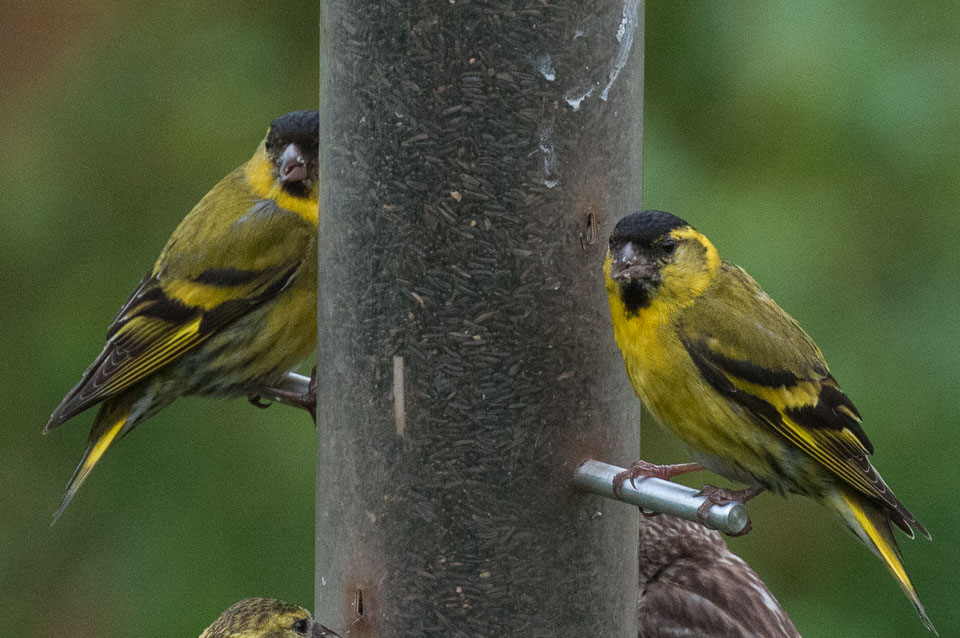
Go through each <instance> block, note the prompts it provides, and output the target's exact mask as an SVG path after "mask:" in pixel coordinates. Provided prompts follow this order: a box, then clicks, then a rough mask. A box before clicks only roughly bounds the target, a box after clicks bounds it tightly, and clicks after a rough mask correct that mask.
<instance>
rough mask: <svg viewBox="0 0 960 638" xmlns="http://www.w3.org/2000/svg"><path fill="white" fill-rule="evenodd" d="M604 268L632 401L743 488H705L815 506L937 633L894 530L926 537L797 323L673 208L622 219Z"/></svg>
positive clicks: (655, 472)
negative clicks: (796, 497)
mask: <svg viewBox="0 0 960 638" xmlns="http://www.w3.org/2000/svg"><path fill="white" fill-rule="evenodd" d="M604 274H605V275H606V277H605V279H606V288H607V294H608V298H609V302H610V313H611V317H612V320H613V330H614V336H615V338H616V340H617V345H618V346H619V347H620V350H621V352H622V354H623V359H624V362H625V364H626V369H627V374H628V376H629V377H630V382H631V384H632V385H633V389H634V391H635V392H636V394H637V396H638V397H639V398H640V400H641V401H642V402H643V404H644V405H645V406H646V407H647V409H648V410H649V411H650V413H651V414H653V416H654V417H655V418H656V419H657V420H658V421H660V422H661V423H662V424H663V425H664V426H666V427H667V428H668V429H669V430H670V431H671V432H673V433H674V434H675V435H676V436H677V437H678V438H679V439H680V440H681V441H683V442H684V443H685V444H686V445H687V446H688V447H689V448H690V450H691V451H692V453H693V456H694V458H695V459H696V461H697V462H698V463H699V464H700V465H702V466H703V467H705V468H707V469H709V470H711V471H713V472H716V473H717V474H719V475H721V476H724V477H726V478H728V479H730V480H732V481H736V482H739V483H743V484H745V485H747V486H749V487H748V489H746V490H743V491H741V492H729V491H727V490H720V489H718V488H710V489H708V490H705V493H707V494H708V495H710V496H711V497H717V496H719V497H720V499H721V500H722V499H724V498H737V499H738V500H746V499H748V498H752V497H753V496H754V495H756V494H758V493H759V492H761V491H763V490H770V491H773V492H777V493H780V494H786V493H788V492H790V493H795V494H801V495H803V496H809V497H811V498H813V499H815V500H817V501H818V502H820V503H821V504H823V505H824V506H826V507H827V508H829V509H831V510H833V511H834V512H836V513H837V514H838V515H839V516H840V518H841V519H842V520H843V522H844V523H845V524H846V525H847V526H848V527H849V528H850V530H851V531H853V533H854V534H855V535H856V536H857V537H858V538H859V539H860V540H861V541H863V542H864V543H865V544H866V545H867V547H869V548H870V549H871V551H873V553H874V554H876V555H877V556H878V557H880V559H881V560H882V561H883V562H884V564H885V565H886V566H887V569H889V570H890V573H891V574H893V577H894V578H895V579H896V581H897V583H899V585H900V587H901V588H902V589H903V591H904V592H905V593H906V595H907V597H908V598H909V599H910V601H911V602H912V603H913V605H914V607H915V608H916V610H917V612H918V613H919V614H920V618H921V619H922V620H923V624H924V625H925V626H926V627H927V628H928V629H930V630H931V631H936V630H935V629H934V627H933V623H931V622H930V619H929V618H928V617H927V614H926V611H925V610H924V608H923V605H922V604H921V603H920V599H919V598H918V597H917V592H916V590H915V589H914V587H913V585H912V584H911V582H910V578H909V577H908V576H907V573H906V570H905V569H904V567H903V564H902V562H901V557H900V550H899V548H898V546H897V541H896V538H895V537H894V534H893V527H892V526H893V525H896V526H897V527H899V528H900V529H901V530H903V532H904V533H905V534H907V536H909V537H910V538H913V536H914V530H916V531H917V532H919V533H920V534H922V535H923V536H925V537H926V538H928V539H929V538H930V534H929V533H928V532H927V530H926V529H924V527H923V526H922V525H921V524H920V523H919V522H918V521H917V519H916V518H914V517H913V515H912V514H911V513H910V512H909V511H907V508H906V507H904V506H903V504H902V503H901V502H900V501H899V500H897V498H896V497H895V496H894V495H893V492H892V491H890V488H889V487H887V485H886V483H885V482H884V481H883V479H882V478H881V477H880V475H879V474H878V473H877V471H876V470H875V469H874V468H873V465H871V463H870V460H869V455H870V454H872V453H873V446H872V444H871V443H870V441H869V439H867V435H866V434H865V433H864V431H863V428H862V427H861V426H860V422H861V419H860V414H859V413H858V412H857V409H856V408H855V407H854V405H853V403H852V402H851V401H850V399H848V398H847V396H846V394H844V393H843V391H842V390H841V389H840V386H839V385H838V384H837V381H836V380H835V379H834V378H833V376H832V375H831V374H830V371H829V369H828V368H827V364H826V362H825V361H824V359H823V355H822V354H821V353H820V349H819V348H818V347H817V346H816V344H815V343H814V342H813V340H811V339H810V337H808V336H807V334H806V333H805V332H804V331H803V329H802V328H800V326H799V324H797V322H796V321H795V320H794V319H793V318H792V317H790V315H788V314H787V313H786V312H784V311H783V310H782V309H781V308H780V306H778V305H777V304H776V303H775V302H774V301H773V299H771V298H770V297H769V296H768V295H767V294H766V293H765V292H764V291H763V290H762V289H761V288H760V286H759V284H757V282H756V281H754V279H753V278H752V277H750V275H748V274H747V273H746V272H745V271H744V270H743V269H742V268H740V267H739V266H736V265H734V264H731V263H729V262H727V261H724V260H722V259H721V258H720V256H719V254H718V253H717V249H716V248H715V247H714V245H713V244H712V243H711V242H710V240H709V239H707V238H706V237H705V236H703V235H702V234H701V233H699V232H697V231H696V230H694V228H692V227H691V226H690V225H689V224H688V223H687V222H685V221H683V220H682V219H680V218H678V217H676V216H674V215H671V214H670V213H666V212H662V211H643V212H639V213H633V214H631V215H628V216H627V217H624V218H623V219H621V220H620V222H619V223H618V224H617V226H616V227H615V228H614V231H613V233H612V234H611V236H610V245H609V250H608V252H607V257H606V260H605V263H604ZM671 467H676V468H677V469H676V470H675V471H671ZM691 469H699V467H698V466H696V465H695V464H683V465H678V466H653V465H650V464H648V463H644V462H641V463H639V464H635V467H634V468H633V471H632V472H631V474H630V476H631V478H632V477H636V476H641V475H650V476H660V477H661V478H669V477H670V476H672V475H676V474H679V473H682V472H684V471H690V470H691ZM708 487H709V486H708Z"/></svg>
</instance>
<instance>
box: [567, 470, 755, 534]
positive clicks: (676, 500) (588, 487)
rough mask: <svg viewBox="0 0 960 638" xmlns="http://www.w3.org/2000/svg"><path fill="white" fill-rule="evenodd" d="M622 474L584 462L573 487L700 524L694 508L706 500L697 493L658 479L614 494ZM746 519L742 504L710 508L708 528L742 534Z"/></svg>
mask: <svg viewBox="0 0 960 638" xmlns="http://www.w3.org/2000/svg"><path fill="white" fill-rule="evenodd" d="M623 471H625V468H622V467H617V466H616V465H610V464H609V463H602V462H600V461H593V460H590V461H586V462H585V463H584V464H583V465H581V466H580V467H579V468H578V469H577V472H576V474H575V475H574V477H573V484H574V485H576V486H577V487H578V488H580V489H582V490H584V491H587V492H592V493H594V494H599V495H600V496H605V497H607V498H612V499H614V500H617V501H623V502H624V503H629V504H631V505H636V506H637V507H639V508H641V509H643V510H647V511H651V512H659V513H661V514H669V515H671V516H676V517H678V518H683V519H686V520H688V521H693V522H695V523H697V522H700V519H699V518H697V509H698V508H699V507H700V506H701V505H703V503H704V502H705V501H706V500H707V498H706V497H705V496H698V495H697V490H695V489H693V488H692V487H687V486H686V485H680V484H679V483H672V482H670V481H664V480H661V479H658V478H638V479H636V481H635V483H636V486H634V485H633V484H631V482H630V481H624V483H623V486H622V487H621V488H620V490H619V492H618V493H614V490H613V478H614V477H615V476H616V475H617V474H619V473H620V472H623ZM748 520H749V519H748V517H747V507H746V505H744V504H743V503H728V504H726V505H713V506H711V507H710V509H709V510H708V514H707V522H708V523H709V526H710V527H713V528H714V529H717V530H719V531H721V532H725V533H727V534H737V533H739V532H741V531H743V528H744V527H746V525H747V521H748Z"/></svg>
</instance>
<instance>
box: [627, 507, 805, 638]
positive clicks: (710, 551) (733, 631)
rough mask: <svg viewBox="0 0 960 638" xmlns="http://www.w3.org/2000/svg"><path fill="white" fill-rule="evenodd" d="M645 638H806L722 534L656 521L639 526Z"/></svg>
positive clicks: (669, 520)
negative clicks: (729, 547) (757, 637)
mask: <svg viewBox="0 0 960 638" xmlns="http://www.w3.org/2000/svg"><path fill="white" fill-rule="evenodd" d="M638 554H639V558H640V594H639V599H638V601H637V613H638V623H637V627H638V628H639V632H638V634H637V635H638V638H674V637H676V638H679V637H681V636H701V637H702V638H721V637H722V638H752V637H754V636H764V637H765V638H800V634H799V632H797V629H796V627H794V626H793V623H792V622H790V618H789V617H788V616H787V612H785V611H784V610H783V608H782V607H781V606H780V603H778V602H777V599H776V598H774V596H773V594H772V593H770V590H769V589H767V586H766V585H764V584H763V581H762V580H760V577H759V576H757V574H756V573H755V572H754V571H753V570H752V569H751V568H750V566H749V565H747V563H746V562H744V561H743V559H741V558H740V557H739V556H736V555H735V554H734V553H733V552H731V551H730V550H729V549H727V546H726V544H725V543H724V542H723V539H722V538H721V537H720V534H718V533H717V532H715V531H712V530H708V529H707V528H705V527H703V526H702V525H698V524H696V523H691V522H688V521H684V520H681V519H679V518H674V517H672V516H665V515H663V516H656V517H651V518H648V519H645V520H644V521H643V522H642V524H641V525H640V548H639V552H638Z"/></svg>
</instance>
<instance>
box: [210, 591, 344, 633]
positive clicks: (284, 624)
mask: <svg viewBox="0 0 960 638" xmlns="http://www.w3.org/2000/svg"><path fill="white" fill-rule="evenodd" d="M339 636H340V634H338V633H336V632H335V631H332V630H330V629H327V628H326V627H324V626H323V625H321V624H320V623H319V622H317V621H316V620H314V619H313V618H312V617H311V616H310V612H309V611H307V610H306V609H304V608H303V607H298V606H296V605H291V604H290V603H285V602H283V601H282V600H277V599H275V598H245V599H244V600H241V601H240V602H238V603H234V604H233V605H231V606H230V607H228V608H227V609H226V611H224V612H223V613H222V614H220V617H219V618H217V619H216V620H215V621H213V624H212V625H210V626H209V627H207V628H206V630H204V632H203V633H202V634H200V638H325V637H330V638H339Z"/></svg>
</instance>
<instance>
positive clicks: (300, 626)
mask: <svg viewBox="0 0 960 638" xmlns="http://www.w3.org/2000/svg"><path fill="white" fill-rule="evenodd" d="M309 628H310V623H309V622H307V619H306V618H301V619H300V620H298V621H297V622H295V623H293V630H294V631H295V632H297V633H298V634H300V635H302V636H306V635H307V629H309Z"/></svg>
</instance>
